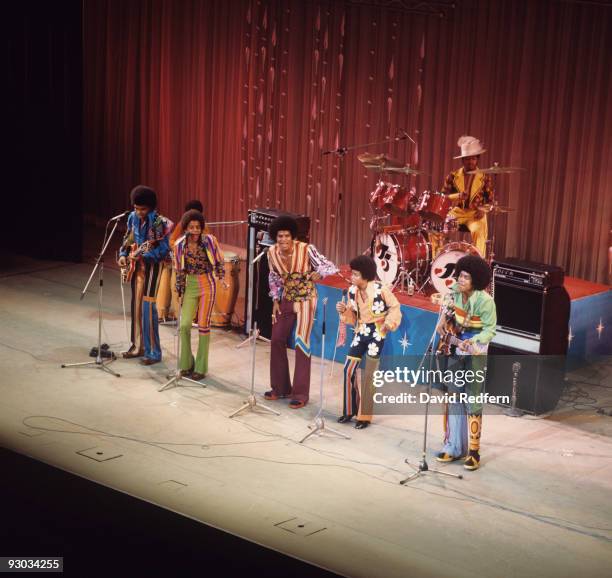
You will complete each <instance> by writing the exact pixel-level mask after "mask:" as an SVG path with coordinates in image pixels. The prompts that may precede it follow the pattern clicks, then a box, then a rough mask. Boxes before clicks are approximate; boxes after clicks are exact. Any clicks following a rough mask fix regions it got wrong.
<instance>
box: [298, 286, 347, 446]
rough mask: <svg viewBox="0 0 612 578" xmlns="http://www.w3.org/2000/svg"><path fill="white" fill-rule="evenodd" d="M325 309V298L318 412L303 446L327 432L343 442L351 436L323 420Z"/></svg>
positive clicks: (325, 304)
mask: <svg viewBox="0 0 612 578" xmlns="http://www.w3.org/2000/svg"><path fill="white" fill-rule="evenodd" d="M326 309H327V297H325V298H324V299H323V328H322V332H321V375H320V384H319V411H318V412H317V415H316V416H315V418H314V423H313V424H312V425H309V426H308V427H309V429H310V432H308V433H307V434H306V435H305V436H304V437H303V438H302V439H301V440H300V443H301V444H303V443H304V442H305V441H306V440H307V439H308V438H309V437H310V436H311V435H313V434H325V433H327V432H329V433H331V434H333V435H336V436H339V437H341V438H344V439H345V440H350V439H351V436H348V435H346V434H344V433H342V432H340V431H338V430H335V429H333V428H330V427H326V425H325V420H324V419H323V381H324V380H325V311H326Z"/></svg>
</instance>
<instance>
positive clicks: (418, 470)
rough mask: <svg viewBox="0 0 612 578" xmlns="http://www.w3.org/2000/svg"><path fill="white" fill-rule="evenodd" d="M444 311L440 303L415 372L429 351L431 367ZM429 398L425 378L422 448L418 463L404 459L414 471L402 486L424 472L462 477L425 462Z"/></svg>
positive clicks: (429, 394)
mask: <svg viewBox="0 0 612 578" xmlns="http://www.w3.org/2000/svg"><path fill="white" fill-rule="evenodd" d="M445 311H446V307H445V306H443V305H442V304H441V305H440V311H439V313H438V320H437V321H436V326H435V328H434V330H433V333H432V334H431V338H430V339H429V343H428V344H427V349H425V355H423V357H422V359H421V362H420V363H419V367H418V368H417V373H418V371H420V369H421V368H422V367H423V363H424V361H425V357H426V356H427V354H428V353H429V355H430V358H429V369H430V370H431V369H432V365H433V347H434V343H435V340H436V330H437V328H438V324H439V323H440V319H441V318H442V314H443V313H444V312H445ZM430 399H431V381H430V380H429V379H427V404H426V405H425V427H424V428H423V450H422V453H421V461H420V462H419V463H418V464H412V463H410V461H409V460H408V459H405V460H404V463H405V464H408V465H409V466H410V467H411V468H412V469H414V470H415V472H414V473H412V474H410V475H409V476H408V477H407V478H405V479H403V480H402V481H400V485H402V486H404V485H406V484H407V483H408V482H411V481H412V480H415V479H416V478H419V477H420V476H424V475H425V474H426V473H428V472H429V473H432V474H440V475H442V476H449V477H451V478H457V479H459V480H462V479H463V475H461V474H453V473H450V472H445V471H443V470H437V469H432V468H430V467H429V465H428V464H427V425H428V422H429V400H430Z"/></svg>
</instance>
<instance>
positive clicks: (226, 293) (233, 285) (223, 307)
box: [210, 251, 240, 327]
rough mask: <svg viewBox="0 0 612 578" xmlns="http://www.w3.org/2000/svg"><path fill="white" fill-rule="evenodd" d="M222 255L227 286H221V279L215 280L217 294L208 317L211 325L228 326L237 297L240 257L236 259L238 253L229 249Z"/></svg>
mask: <svg viewBox="0 0 612 578" xmlns="http://www.w3.org/2000/svg"><path fill="white" fill-rule="evenodd" d="M224 257H225V265H224V268H225V279H224V280H225V283H226V284H227V288H226V287H224V286H223V283H222V282H221V281H217V289H216V291H217V296H216V298H215V304H214V306H213V311H212V315H211V317H210V325H211V327H229V326H230V325H231V322H232V315H233V314H234V307H235V306H236V299H237V298H238V289H239V278H238V274H239V273H240V259H238V255H236V254H235V253H231V252H230V251H225V252H224Z"/></svg>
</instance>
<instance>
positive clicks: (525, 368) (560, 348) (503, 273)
mask: <svg viewBox="0 0 612 578" xmlns="http://www.w3.org/2000/svg"><path fill="white" fill-rule="evenodd" d="M492 269H493V282H492V289H493V298H494V299H495V305H496V308H497V328H496V335H495V337H494V338H493V341H492V342H491V344H490V345H489V359H488V362H487V367H488V372H487V391H488V392H489V393H490V394H492V395H508V396H511V395H512V384H513V378H514V376H515V374H516V382H517V407H518V408H519V409H522V410H523V411H525V412H528V413H532V414H534V415H538V414H541V413H546V412H549V411H552V410H553V409H554V408H555V407H556V405H557V403H558V401H559V398H560V397H561V394H562V393H563V389H564V386H565V355H566V353H567V346H568V333H569V316H570V298H569V294H568V293H567V290H566V289H565V287H564V286H563V279H564V272H563V269H561V268H560V267H556V266H554V265H547V264H544V263H534V262H531V261H521V260H519V259H514V258H510V259H503V260H499V261H495V262H494V263H493V265H492ZM515 364H518V366H517V365H515ZM513 366H514V367H513ZM517 369H518V371H517Z"/></svg>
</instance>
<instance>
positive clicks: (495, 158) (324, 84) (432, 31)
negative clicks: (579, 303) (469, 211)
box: [84, 0, 612, 282]
mask: <svg viewBox="0 0 612 578" xmlns="http://www.w3.org/2000/svg"><path fill="white" fill-rule="evenodd" d="M84 11H85V14H84V46H85V51H84V91H85V99H84V147H85V148H84V166H85V183H84V191H85V200H84V202H85V206H86V210H87V212H88V213H90V214H93V215H100V216H106V215H109V216H110V215H111V214H115V213H116V212H118V211H120V210H122V209H124V208H125V207H126V206H127V202H128V192H129V190H130V188H131V187H132V186H134V185H135V184H137V183H146V184H149V185H151V186H153V187H154V188H156V189H157V190H158V191H159V194H160V209H161V211H162V212H163V213H165V214H167V215H168V216H169V217H170V218H172V219H173V220H176V219H178V218H179V217H180V214H181V212H182V207H183V205H184V203H185V202H186V201H187V200H189V199H191V198H194V197H199V198H200V199H202V200H203V202H204V204H205V209H206V217H207V219H208V220H210V221H221V220H238V219H243V218H245V216H246V212H247V210H248V209H249V208H254V207H255V206H267V207H275V208H280V209H284V210H287V211H291V212H298V213H306V214H308V215H309V216H310V217H311V218H312V234H311V238H312V240H313V242H314V243H315V244H316V245H317V246H319V248H320V249H321V250H322V251H323V252H325V253H326V254H328V256H330V257H331V258H332V259H335V260H338V261H339V262H346V261H348V260H349V259H350V258H351V257H352V256H354V255H355V254H357V253H361V252H363V251H364V250H365V249H366V248H367V247H369V244H370V241H371V233H370V231H369V228H368V224H369V208H368V203H367V199H368V194H369V192H370V191H371V190H372V189H373V188H374V186H375V182H376V180H377V176H376V175H375V174H372V173H371V172H368V171H366V170H365V169H364V168H363V167H362V166H361V165H360V163H359V162H358V160H357V153H358V152H359V151H356V152H349V153H348V154H347V155H346V156H344V157H341V158H339V157H336V156H334V155H323V154H322V152H323V151H325V150H327V149H333V148H336V147H338V146H342V145H350V144H354V143H368V142H373V141H380V140H382V139H385V138H386V137H394V136H396V135H398V134H401V133H400V132H399V131H402V130H405V131H407V132H408V133H409V134H410V136H412V137H413V138H414V140H416V141H417V144H416V145H413V144H411V143H410V141H406V140H404V141H399V142H392V143H389V144H386V145H379V146H373V147H370V148H367V149H363V150H369V151H370V152H388V153H389V154H391V156H394V157H398V158H401V159H404V160H406V162H410V163H411V164H412V165H414V166H417V167H418V168H420V169H422V170H423V171H425V173H426V174H427V175H423V176H419V177H418V178H416V179H415V178H414V177H410V178H408V177H402V176H399V177H395V178H394V179H393V180H394V181H396V182H398V183H399V184H404V185H406V186H415V187H416V188H417V190H418V191H419V192H420V191H422V190H425V189H430V188H433V189H435V188H438V189H439V188H440V186H441V184H442V182H443V180H444V177H445V175H446V174H447V173H448V172H449V171H450V170H451V169H453V168H455V167H457V166H458V164H457V161H453V160H452V157H453V156H455V155H456V154H458V153H457V150H458V149H457V147H456V141H457V138H458V137H459V136H461V135H462V134H471V135H474V136H476V137H478V138H479V139H481V141H483V143H484V144H485V146H486V148H487V149H488V152H487V153H486V154H485V155H483V157H482V159H481V162H480V165H481V167H484V166H489V165H491V164H492V163H493V162H499V163H500V164H502V165H514V166H521V167H524V168H525V169H526V170H525V171H524V172H522V173H517V174H514V175H510V176H506V175H504V176H500V177H498V178H497V183H496V188H497V191H498V200H499V201H500V202H501V204H503V205H510V206H511V207H514V208H515V209H516V211H514V212H512V213H510V214H509V215H508V216H502V217H499V218H498V220H497V223H496V228H497V243H496V253H497V254H498V255H499V256H502V255H506V256H518V257H521V258H526V259H531V260H535V261H544V262H549V263H554V264H558V265H561V266H563V267H565V269H566V271H567V273H568V274H570V275H574V276H578V277H583V278H586V279H589V280H593V281H602V282H605V281H606V280H607V246H608V234H609V230H610V212H611V200H610V199H611V198H612V195H610V194H609V191H608V189H609V183H610V182H611V178H612V174H611V168H610V158H611V152H612V151H611V150H610V142H611V139H612V136H611V135H612V106H611V101H610V88H611V80H610V78H611V76H612V75H610V69H611V66H610V64H611V62H610V56H609V55H610V53H611V50H610V40H609V39H610V37H611V34H612V26H611V20H612V9H611V8H608V7H606V6H603V5H597V4H588V3H573V2H566V1H554V0H546V1H544V0H543V1H539V2H524V1H522V0H500V1H495V2H494V1H491V0H461V1H460V2H458V3H457V7H456V8H455V9H454V10H453V11H452V12H451V13H450V17H449V18H446V19H439V18H434V17H428V16H423V15H416V14H409V13H405V12H399V11H393V10H388V9H384V8H381V7H376V6H371V5H365V4H353V3H351V2H343V1H327V2H325V1H308V2H302V1H287V0H286V1H280V0H259V1H258V0H231V1H227V0H226V1H224V2H221V1H218V0H215V1H205V0H181V1H180V2H179V1H172V0H141V1H139V2H124V1H123V0H89V1H88V2H86V3H85V4H84ZM244 232H245V230H244V228H243V227H240V226H238V227H229V228H224V229H220V230H219V237H220V239H221V240H222V241H224V242H228V243H233V244H239V245H242V244H244V242H245V235H244Z"/></svg>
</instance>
